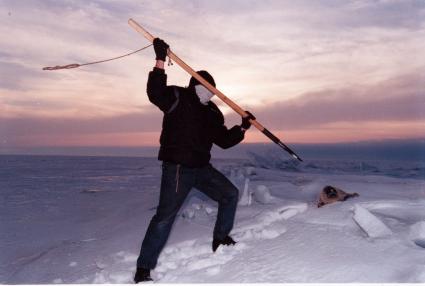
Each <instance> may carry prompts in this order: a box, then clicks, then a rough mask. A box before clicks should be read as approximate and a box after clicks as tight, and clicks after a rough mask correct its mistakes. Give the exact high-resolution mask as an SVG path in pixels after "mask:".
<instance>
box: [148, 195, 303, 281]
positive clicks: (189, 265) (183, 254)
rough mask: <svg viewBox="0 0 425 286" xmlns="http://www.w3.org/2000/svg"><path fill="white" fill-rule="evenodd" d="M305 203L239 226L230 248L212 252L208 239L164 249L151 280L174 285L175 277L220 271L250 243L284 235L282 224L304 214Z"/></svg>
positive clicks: (235, 230) (261, 216) (267, 213)
mask: <svg viewBox="0 0 425 286" xmlns="http://www.w3.org/2000/svg"><path fill="white" fill-rule="evenodd" d="M306 209H307V204H304V203H301V204H295V205H289V206H283V207H279V208H277V209H274V210H271V211H266V212H263V213H261V214H260V215H258V216H257V217H255V219H254V220H250V221H249V222H247V223H245V224H244V225H242V226H239V227H237V228H235V229H234V231H233V232H232V233H233V234H232V236H233V237H234V238H235V240H236V241H238V243H237V244H236V245H234V246H220V247H219V248H218V249H217V251H216V252H215V253H213V252H212V249H211V239H209V238H203V239H197V240H188V241H184V242H181V243H177V244H174V245H171V246H168V247H166V248H165V249H164V251H163V252H162V253H161V256H160V257H159V261H158V266H157V267H156V268H155V271H154V276H155V277H154V278H155V279H156V280H157V281H160V282H175V281H178V280H179V277H190V276H193V275H190V274H193V273H194V272H199V271H202V272H203V273H205V274H206V275H207V276H214V275H217V274H219V273H220V272H221V267H223V266H224V265H225V264H226V263H228V262H229V261H231V260H232V259H233V258H234V257H235V256H236V255H238V254H239V253H240V252H242V251H244V250H245V249H247V248H249V244H247V243H248V242H250V241H255V240H262V239H273V238H276V237H278V236H280V235H281V234H283V233H285V232H286V228H285V226H284V225H283V223H282V222H283V221H285V220H288V219H290V218H292V217H293V216H295V215H297V214H299V213H301V212H304V211H305V210H306Z"/></svg>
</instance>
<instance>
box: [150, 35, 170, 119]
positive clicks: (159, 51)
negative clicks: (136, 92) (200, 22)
mask: <svg viewBox="0 0 425 286" xmlns="http://www.w3.org/2000/svg"><path fill="white" fill-rule="evenodd" d="M153 45H154V50H155V55H156V63H155V66H154V68H153V70H152V71H151V72H150V73H149V78H148V84H147V88H146V93H147V94H148V97H149V101H150V102H152V103H153V104H155V105H156V106H158V107H159V109H161V110H162V111H163V112H167V111H168V110H169V109H170V108H171V106H172V105H173V104H174V102H175V100H176V98H175V95H174V93H173V91H172V88H171V87H167V75H166V74H165V70H164V62H165V57H166V56H167V49H168V48H169V46H168V44H167V43H165V42H164V41H163V40H161V39H159V38H155V40H154V41H153Z"/></svg>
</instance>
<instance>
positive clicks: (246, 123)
mask: <svg viewBox="0 0 425 286" xmlns="http://www.w3.org/2000/svg"><path fill="white" fill-rule="evenodd" d="M245 112H246V113H248V116H245V117H242V124H241V128H242V129H244V130H247V129H249V128H250V127H251V122H249V120H250V119H252V120H255V119H256V118H255V116H254V115H252V113H251V112H249V111H246V110H245Z"/></svg>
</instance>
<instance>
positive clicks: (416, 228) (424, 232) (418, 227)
mask: <svg viewBox="0 0 425 286" xmlns="http://www.w3.org/2000/svg"><path fill="white" fill-rule="evenodd" d="M409 237H410V239H411V240H412V241H413V242H414V243H415V244H416V245H418V246H420V247H423V248H425V221H420V222H417V223H415V224H413V225H411V226H410V232H409Z"/></svg>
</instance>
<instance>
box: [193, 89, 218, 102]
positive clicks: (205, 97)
mask: <svg viewBox="0 0 425 286" xmlns="http://www.w3.org/2000/svg"><path fill="white" fill-rule="evenodd" d="M195 90H196V95H198V97H199V101H200V102H201V103H202V104H204V105H207V103H208V101H209V100H210V99H211V97H213V96H214V94H213V93H212V92H211V91H209V90H208V89H207V88H206V87H205V86H203V85H202V84H198V85H195Z"/></svg>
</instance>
